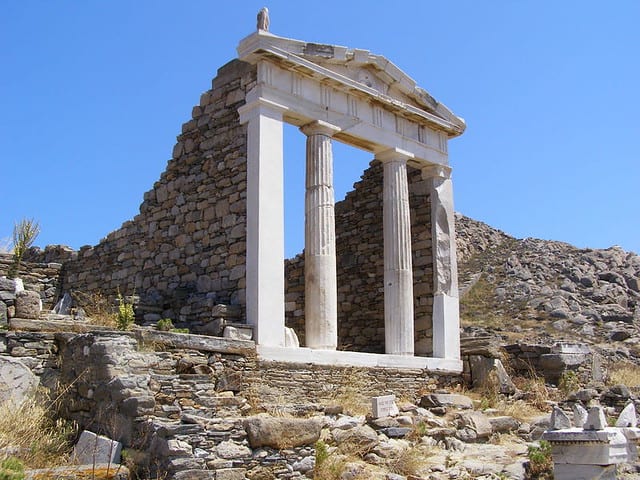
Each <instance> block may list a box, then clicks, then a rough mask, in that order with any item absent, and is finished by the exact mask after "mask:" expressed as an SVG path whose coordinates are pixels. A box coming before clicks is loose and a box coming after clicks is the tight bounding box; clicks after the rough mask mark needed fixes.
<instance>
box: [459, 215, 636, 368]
mask: <svg viewBox="0 0 640 480" xmlns="http://www.w3.org/2000/svg"><path fill="white" fill-rule="evenodd" d="M456 220H457V227H456V230H457V242H458V251H459V252H461V259H462V261H460V262H459V271H460V277H461V278H460V284H461V286H462V287H463V288H464V286H465V285H468V284H470V283H471V284H472V283H475V282H478V281H484V282H485V283H486V284H487V285H488V287H489V289H490V292H491V293H489V295H488V296H489V297H490V298H488V299H487V302H488V304H490V305H491V308H492V310H491V312H490V313H492V314H493V315H495V316H497V317H504V318H512V319H514V322H512V323H510V325H509V328H508V329H506V330H507V331H509V332H523V331H525V329H528V330H526V331H531V327H527V326H522V325H524V324H525V323H526V322H525V321H530V322H531V321H533V320H535V321H539V320H543V321H545V322H548V324H549V326H550V328H549V329H545V330H541V329H539V328H536V331H533V332H532V334H533V335H534V336H537V337H538V338H540V339H543V338H545V335H546V337H547V339H549V338H551V341H558V340H563V339H564V340H569V341H572V340H573V341H579V342H585V343H588V344H594V343H598V342H599V341H601V340H602V341H605V342H615V346H616V349H617V350H618V353H619V354H620V355H623V356H627V357H628V356H629V355H633V351H634V350H635V347H636V346H637V345H638V342H640V336H639V335H638V334H639V333H640V330H639V325H640V256H638V255H637V254H635V253H633V252H625V251H624V250H622V249H621V248H619V247H611V248H608V249H605V250H596V249H579V248H576V247H573V246H571V245H569V244H566V243H562V242H555V241H547V240H538V239H533V238H527V239H524V240H517V239H514V238H512V237H509V236H508V235H505V234H504V233H503V232H500V231H498V230H495V229H492V228H491V227H489V226H487V225H485V224H483V223H481V222H476V221H474V220H472V219H469V218H466V217H463V216H461V215H458V216H457V217H456ZM480 277H481V278H482V280H479V278H480ZM467 291H468V290H467ZM463 310H464V309H463ZM536 325H539V324H537V323H536Z"/></svg>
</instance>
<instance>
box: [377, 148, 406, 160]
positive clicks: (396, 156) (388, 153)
mask: <svg viewBox="0 0 640 480" xmlns="http://www.w3.org/2000/svg"><path fill="white" fill-rule="evenodd" d="M413 158H415V155H414V154H413V153H411V152H408V151H406V150H402V149H401V148H389V149H387V150H383V151H381V152H377V153H376V160H380V161H381V162H392V161H395V162H398V161H404V162H406V161H407V160H411V159H413Z"/></svg>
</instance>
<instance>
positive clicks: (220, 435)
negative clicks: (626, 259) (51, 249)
mask: <svg viewBox="0 0 640 480" xmlns="http://www.w3.org/2000/svg"><path fill="white" fill-rule="evenodd" d="M22 325H23V327H25V326H26V327H28V328H30V329H39V328H49V327H50V326H53V325H55V322H48V323H47V322H46V321H33V322H31V323H28V322H26V323H25V322H23V323H22ZM5 355H9V356H12V357H14V358H18V359H20V360H21V361H22V362H24V363H25V364H26V365H28V366H29V367H30V368H32V369H33V371H34V373H36V374H37V375H38V376H39V377H40V379H41V383H42V384H44V385H45V386H47V387H49V388H50V389H51V390H52V392H53V395H54V396H55V395H56V394H62V395H61V397H60V403H61V405H60V411H61V413H63V414H64V416H65V417H66V418H68V419H72V420H75V421H76V422H77V423H78V426H79V428H80V430H82V429H88V430H91V431H93V432H96V433H99V434H105V435H108V436H110V437H111V438H115V439H118V440H120V441H122V442H123V443H124V446H125V448H127V449H129V451H130V454H132V455H135V459H136V463H137V465H138V466H139V468H140V469H141V472H140V473H143V474H148V475H149V476H148V477H147V476H144V477H143V478H156V477H154V476H153V475H154V474H155V473H163V474H166V475H167V478H207V479H208V478H214V476H215V478H227V477H225V476H224V475H226V474H230V473H231V472H230V470H228V469H234V468H243V469H252V468H257V467H259V466H261V465H262V466H266V467H270V468H271V467H273V466H274V465H281V466H282V468H284V470H283V471H284V472H286V466H287V463H292V462H291V458H293V457H297V458H298V459H299V457H301V456H304V455H308V454H312V453H313V452H312V450H311V446H310V445H305V446H303V447H300V448H302V450H301V449H300V448H296V449H295V450H294V451H292V450H291V449H289V450H286V451H279V450H276V449H271V448H262V449H258V450H255V451H252V450H251V449H250V448H248V442H247V431H246V424H245V420H246V418H247V417H248V416H251V415H253V414H255V413H258V412H265V411H266V412H270V413H272V414H273V415H276V416H285V417H289V416H295V417H306V416H308V415H312V414H315V415H322V413H323V412H324V411H325V410H327V409H331V408H333V409H335V408H336V406H337V405H341V406H345V405H350V404H353V405H356V404H358V405H360V407H362V406H363V405H364V406H365V407H366V406H367V405H368V403H369V398H368V397H370V396H377V395H381V394H387V393H393V394H395V395H396V396H397V397H399V398H404V399H406V400H413V401H416V402H417V401H418V400H419V399H420V397H421V395H424V394H425V393H428V392H432V391H436V390H437V389H438V388H441V387H443V386H445V385H449V384H451V383H454V382H457V381H459V377H455V376H452V377H449V376H439V375H437V374H432V373H428V372H426V371H424V370H395V369H382V368H344V367H342V368H340V367H338V368H336V367H328V366H316V365H294V364H281V363H277V362H262V361H258V360H257V358H256V356H255V349H254V348H253V342H248V341H233V340H227V339H217V338H212V337H202V336H200V337H199V336H194V335H181V334H172V333H163V332H154V331H151V330H146V329H145V330H138V331H136V332H126V333H123V332H114V331H93V332H87V333H62V332H59V333H51V332H40V331H35V332H24V331H23V332H17V331H9V332H0V360H1V359H2V357H3V356H5ZM56 388H57V389H58V390H56ZM136 452H137V453H136ZM265 452H267V454H265ZM289 457H291V458H289ZM206 470H209V473H206ZM212 471H215V473H214V472H212ZM190 475H191V476H190ZM229 478H236V477H229ZM270 478H273V477H270ZM278 478H285V477H280V476H279V475H278Z"/></svg>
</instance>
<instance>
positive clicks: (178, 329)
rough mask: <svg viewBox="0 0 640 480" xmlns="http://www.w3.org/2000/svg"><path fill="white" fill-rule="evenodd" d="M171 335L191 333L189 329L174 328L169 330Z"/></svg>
mask: <svg viewBox="0 0 640 480" xmlns="http://www.w3.org/2000/svg"><path fill="white" fill-rule="evenodd" d="M169 331H170V332H171V333H189V329H188V328H172V329H171V330H169Z"/></svg>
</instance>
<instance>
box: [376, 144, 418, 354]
mask: <svg viewBox="0 0 640 480" xmlns="http://www.w3.org/2000/svg"><path fill="white" fill-rule="evenodd" d="M376 158H377V159H378V160H381V161H382V165H383V172H384V180H383V182H384V183H383V193H382V195H383V200H382V207H383V231H384V333H385V352H386V353H389V354H393V355H413V354H414V333H413V330H414V326H413V269H412V265H411V218H410V210H409V186H408V184H407V160H408V159H409V158H412V155H411V154H410V153H408V152H404V151H402V150H399V149H391V150H386V151H384V152H381V153H379V154H377V155H376Z"/></svg>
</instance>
